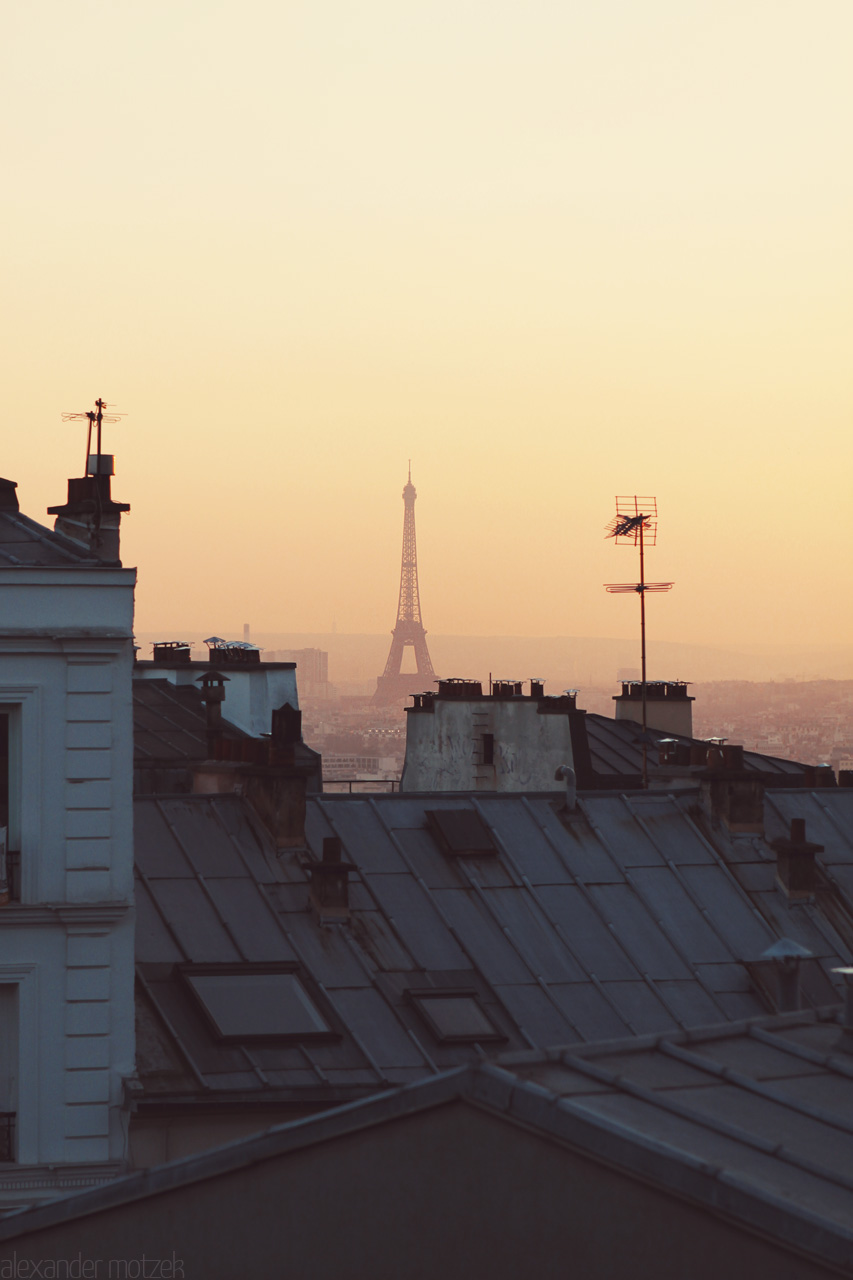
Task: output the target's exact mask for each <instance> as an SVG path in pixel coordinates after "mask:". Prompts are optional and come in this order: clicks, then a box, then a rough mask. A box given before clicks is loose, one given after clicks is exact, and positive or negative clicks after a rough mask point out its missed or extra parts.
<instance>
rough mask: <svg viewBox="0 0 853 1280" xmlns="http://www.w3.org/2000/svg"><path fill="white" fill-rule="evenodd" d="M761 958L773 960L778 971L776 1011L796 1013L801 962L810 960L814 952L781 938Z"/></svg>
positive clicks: (798, 1001)
mask: <svg viewBox="0 0 853 1280" xmlns="http://www.w3.org/2000/svg"><path fill="white" fill-rule="evenodd" d="M761 958H762V960H772V962H773V967H774V969H775V970H776V1009H777V1010H778V1012H779V1013H795V1012H796V1011H797V1009H799V1007H800V962H801V961H803V960H810V959H811V958H812V952H811V951H808V950H806V948H805V947H801V946H800V944H799V943H798V942H793V941H792V940H791V939H790V938H780V939H779V941H778V942H774V943H773V946H772V947H768V948H767V950H766V951H765V952H764V953H763V955H762V957H761Z"/></svg>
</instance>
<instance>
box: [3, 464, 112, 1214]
mask: <svg viewBox="0 0 853 1280" xmlns="http://www.w3.org/2000/svg"><path fill="white" fill-rule="evenodd" d="M135 580H136V572H135V570H133V569H124V568H122V567H121V565H120V564H119V563H118V562H117V561H112V562H109V563H105V562H103V561H102V560H100V559H99V558H98V555H97V543H96V544H95V549H94V550H93V549H92V548H91V547H87V546H86V545H85V544H84V543H81V542H77V541H76V540H74V539H71V538H68V537H66V536H63V535H62V534H57V533H54V532H52V531H50V530H48V529H46V528H44V527H43V526H41V525H39V524H36V522H35V521H32V520H29V519H28V518H27V517H25V516H23V515H21V514H20V513H19V511H18V509H17V501H16V500H15V496H14V486H13V485H12V484H11V482H8V481H6V482H2V483H0V731H2V737H0V741H4V742H8V749H7V752H6V755H5V761H4V762H3V764H2V768H0V774H2V777H0V783H2V787H0V790H2V807H3V809H4V810H5V813H3V814H2V816H0V823H2V822H5V827H6V847H7V849H8V853H7V855H6V859H5V861H6V867H5V875H4V876H2V877H0V1206H4V1205H5V1206H8V1205H10V1204H15V1203H31V1202H32V1201H33V1200H36V1199H39V1198H42V1197H44V1198H47V1197H52V1196H55V1195H58V1194H62V1193H63V1192H64V1191H71V1190H76V1189H80V1188H83V1187H85V1186H89V1185H95V1184H97V1183H98V1182H101V1181H103V1180H106V1179H108V1178H111V1177H114V1176H115V1175H116V1174H117V1173H119V1172H121V1171H122V1170H123V1169H124V1167H125V1158H126V1146H127V1123H126V1110H125V1094H126V1085H127V1082H130V1081H131V1080H132V1077H133V1071H134V1014H133V910H132V907H133V835H132V773H133V758H132V757H133V726H132V715H131V671H132V660H133V636H132V627H133V592H134V585H135ZM0 861H2V860H0ZM0 869H2V868H0Z"/></svg>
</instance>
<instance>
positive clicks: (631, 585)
mask: <svg viewBox="0 0 853 1280" xmlns="http://www.w3.org/2000/svg"><path fill="white" fill-rule="evenodd" d="M657 530H658V507H657V500H656V499H655V498H638V497H637V496H636V495H634V497H633V498H618V497H617V499H616V519H615V520H614V521H613V522H612V524H610V525H609V526H608V537H611V538H613V539H615V541H616V542H617V543H619V542H631V543H633V545H634V546H635V547H636V546H639V548H640V581H639V582H611V583H608V584H606V586H607V590H608V591H613V592H628V591H631V592H633V591H636V593H637V594H638V595H639V597H640V667H641V684H640V694H641V697H642V708H643V712H642V714H643V732H642V734H641V736H640V742H641V744H642V748H643V788H644V789H645V788H647V787H648V785H649V751H648V736H647V731H648V719H647V698H646V692H647V688H646V592H647V591H669V590H670V588H671V587H672V583H671V582H646V544H645V534H646V531H648V533H649V534H650V536H651V545H652V546H654V545H655V543H656V542H657Z"/></svg>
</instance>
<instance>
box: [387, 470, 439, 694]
mask: <svg viewBox="0 0 853 1280" xmlns="http://www.w3.org/2000/svg"><path fill="white" fill-rule="evenodd" d="M417 496H418V493H417V490H416V489H415V486H414V485H413V484H412V464H411V462H410V463H409V480H408V483H407V484H406V487H405V488H404V490H403V503H404V505H405V515H404V516H403V567H402V569H401V571H400V602H399V604H398V605H397V625H396V626H395V627H394V630H393V631H392V632H391V635H392V637H393V638H392V640H391V652H390V653H389V654H388V661H387V662H386V663H385V670H384V671H383V673H382V675H381V676H380V677H379V679H378V680H377V681H376V692H375V694H374V695H373V701H374V703H377V704H384V703H389V702H396V701H397V700H398V699H399V698H405V697H407V696H408V694H410V693H424V692H425V691H426V690H428V689H429V688H430V686H431V684H432V683H433V681H434V680H435V672H434V670H433V667H432V661H431V659H430V656H429V649H427V642H426V631H425V630H424V624H423V622H422V620H421V598H420V593H419V591H418V551H417V545H416V543H415V498H416V497H417ZM409 645H411V647H412V648H413V649H414V651H415V661H416V663H417V667H418V671H417V675H403V674H402V673H401V671H400V667H401V666H402V663H403V650H404V649H405V648H406V647H407V646H409Z"/></svg>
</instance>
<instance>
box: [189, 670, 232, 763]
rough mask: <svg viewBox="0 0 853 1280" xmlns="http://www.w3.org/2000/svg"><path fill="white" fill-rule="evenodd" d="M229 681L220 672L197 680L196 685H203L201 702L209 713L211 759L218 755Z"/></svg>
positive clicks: (208, 738) (208, 727)
mask: <svg viewBox="0 0 853 1280" xmlns="http://www.w3.org/2000/svg"><path fill="white" fill-rule="evenodd" d="M228 679H229V677H228V676H224V675H222V673H221V672H220V671H205V673H204V675H203V676H198V677H197V678H196V684H200V685H201V700H202V702H203V703H204V708H205V711H206V712H207V754H208V757H209V758H211V759H212V758H213V756H214V755H215V754H216V746H215V744H216V739H217V738H218V737H219V734H220V732H221V731H222V704H223V702H224V701H225V682H226V681H227V680H228Z"/></svg>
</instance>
